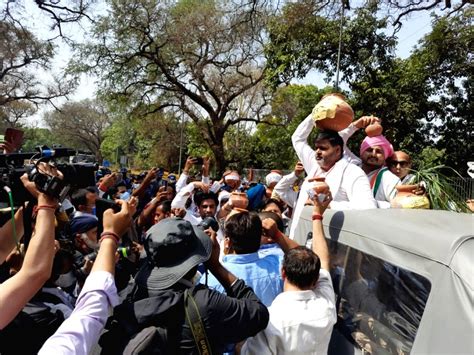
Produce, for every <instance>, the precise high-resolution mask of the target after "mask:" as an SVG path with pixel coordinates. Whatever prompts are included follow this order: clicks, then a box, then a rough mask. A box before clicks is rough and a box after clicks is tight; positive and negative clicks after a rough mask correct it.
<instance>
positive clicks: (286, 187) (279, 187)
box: [272, 162, 304, 208]
mask: <svg viewBox="0 0 474 355" xmlns="http://www.w3.org/2000/svg"><path fill="white" fill-rule="evenodd" d="M303 171H304V167H303V164H302V163H301V162H297V163H296V165H295V169H294V171H293V172H292V173H291V174H288V175H285V176H283V177H282V178H281V180H280V181H278V183H277V184H276V185H275V188H274V189H273V193H272V198H273V194H275V195H276V196H275V197H279V198H280V199H281V200H283V202H285V203H286V204H287V205H288V206H290V207H293V208H294V207H295V206H296V202H297V201H298V193H297V192H296V191H294V190H293V184H294V183H295V182H296V181H297V180H298V177H299V176H300V175H301V174H302V173H303Z"/></svg>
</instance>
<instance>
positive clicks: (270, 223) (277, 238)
mask: <svg viewBox="0 0 474 355" xmlns="http://www.w3.org/2000/svg"><path fill="white" fill-rule="evenodd" d="M262 229H263V232H264V233H265V235H266V236H267V237H269V238H271V239H272V240H273V241H274V242H275V243H277V244H278V246H279V247H280V248H281V250H283V252H284V253H287V252H288V251H289V250H290V249H293V248H296V247H298V246H299V244H298V243H297V242H295V241H294V240H293V239H290V238H288V237H287V236H286V235H285V234H283V233H282V232H280V230H279V229H278V227H277V224H276V222H275V221H274V220H273V219H271V218H265V219H264V220H263V221H262Z"/></svg>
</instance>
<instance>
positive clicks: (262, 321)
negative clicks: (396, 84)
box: [0, 116, 411, 354]
mask: <svg viewBox="0 0 474 355" xmlns="http://www.w3.org/2000/svg"><path fill="white" fill-rule="evenodd" d="M377 121H379V120H378V118H376V117H371V116H370V117H368V116H367V117H362V118H360V119H358V120H356V121H354V122H353V123H352V124H351V125H350V126H349V127H348V128H347V129H345V130H343V131H340V132H335V131H330V130H324V131H320V132H319V134H318V136H317V138H316V140H315V141H314V142H312V143H311V144H310V143H308V137H309V135H310V133H311V132H312V130H313V127H314V122H313V120H312V118H311V116H308V118H307V119H305V120H304V121H303V122H302V123H301V124H300V125H299V126H298V128H297V129H296V131H295V132H294V134H293V136H292V142H293V146H294V149H295V152H296V154H297V156H298V159H299V161H298V163H296V165H295V168H294V171H293V172H291V173H290V174H288V175H283V173H282V172H281V171H279V170H272V171H271V172H270V173H269V174H268V175H267V176H266V178H265V181H262V182H259V181H253V177H252V176H251V174H250V175H249V176H247V177H242V176H241V175H240V174H239V172H237V171H233V170H229V171H226V172H225V173H224V174H223V176H222V177H221V178H219V179H214V180H212V179H211V178H210V174H209V172H210V164H211V161H210V159H209V158H207V157H203V158H202V159H201V158H195V157H194V158H193V157H189V158H188V159H187V160H186V163H185V166H184V170H183V172H182V174H181V175H180V176H179V177H177V176H174V175H169V174H167V173H166V172H165V171H163V169H151V170H150V171H148V172H145V173H143V174H140V175H137V176H134V177H130V176H128V171H127V170H126V169H124V170H121V171H120V172H115V173H113V172H107V171H105V172H104V171H101V172H99V173H98V174H97V183H96V185H95V186H90V187H87V188H83V189H76V190H74V191H71V192H70V193H69V195H68V196H67V197H66V199H65V200H63V201H58V200H57V199H55V198H53V197H51V196H48V195H47V194H45V193H42V192H40V191H39V190H38V188H37V187H36V186H35V184H34V183H33V182H31V181H29V180H28V177H26V175H25V176H23V177H22V182H23V184H24V185H25V187H26V189H27V190H28V191H29V192H30V193H31V194H32V195H33V197H34V198H35V199H36V202H35V203H33V202H29V204H32V203H33V204H34V208H33V213H32V220H31V221H29V223H31V226H27V225H25V224H24V218H23V214H24V211H25V209H28V206H25V207H21V208H19V209H18V210H17V211H16V214H15V216H14V219H11V220H9V221H8V222H5V223H4V224H3V226H2V227H1V229H0V282H1V284H0V310H1V311H0V353H1V354H13V353H15V354H30V353H38V352H39V353H40V354H53V353H54V354H58V353H59V354H89V353H102V354H119V353H125V354H138V353H150V354H151V353H153V354H174V353H183V354H187V353H189V354H197V353H199V354H220V353H240V354H257V353H258V354H301V353H305V354H324V353H327V350H328V344H329V340H330V337H331V332H332V327H333V325H334V324H335V323H336V320H337V317H336V305H335V302H336V300H335V294H334V290H333V285H332V282H331V277H330V271H331V263H330V258H329V252H328V247H327V244H326V240H325V236H324V230H323V224H322V220H323V217H324V212H325V210H326V209H327V208H330V209H333V210H344V209H372V208H390V207H391V200H392V199H393V198H394V196H395V193H396V189H395V186H396V185H398V184H400V183H401V182H406V181H407V180H409V179H410V174H409V173H410V167H411V160H410V157H409V156H408V155H407V154H406V153H404V152H400V151H398V152H394V150H393V147H392V145H391V144H390V142H389V141H388V140H387V139H386V138H385V137H384V136H382V135H377V136H374V137H366V138H365V139H364V140H363V141H362V143H361V145H360V152H359V153H360V154H359V156H356V155H354V154H353V153H352V152H350V151H349V149H348V148H347V145H346V143H347V141H348V139H349V138H350V137H351V136H352V135H353V133H354V132H355V131H357V130H358V129H361V128H365V127H366V126H368V125H370V124H372V123H374V122H377ZM41 169H42V172H43V173H45V174H48V175H53V176H58V177H59V178H60V177H61V172H60V171H57V170H56V169H55V168H54V167H53V166H51V165H48V164H45V163H41ZM192 170H195V171H198V172H199V174H198V176H191V171H192ZM305 175H306V177H305ZM318 179H319V180H318ZM315 180H318V181H319V182H323V184H322V190H321V189H320V190H318V189H317V188H316V185H315ZM319 187H321V184H320V186H319ZM307 205H311V207H310V208H312V209H313V214H312V221H313V227H312V234H310V235H312V239H311V240H298V239H295V230H296V227H297V226H298V220H299V218H300V216H301V213H302V211H303V209H304V208H305V206H307ZM27 228H28V229H30V230H32V236H31V238H29V240H28V242H26V241H25V240H23V239H22V237H23V235H24V234H25V229H27ZM306 245H307V246H308V247H307V246H306Z"/></svg>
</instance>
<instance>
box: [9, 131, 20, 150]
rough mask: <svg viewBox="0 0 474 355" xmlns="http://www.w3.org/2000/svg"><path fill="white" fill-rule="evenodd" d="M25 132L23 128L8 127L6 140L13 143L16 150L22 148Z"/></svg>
mask: <svg viewBox="0 0 474 355" xmlns="http://www.w3.org/2000/svg"><path fill="white" fill-rule="evenodd" d="M23 135H24V132H23V131H22V130H21V129H16V128H7V129H6V131H5V141H7V142H9V143H11V144H12V145H13V147H14V149H15V150H17V149H20V147H21V145H22V144H23Z"/></svg>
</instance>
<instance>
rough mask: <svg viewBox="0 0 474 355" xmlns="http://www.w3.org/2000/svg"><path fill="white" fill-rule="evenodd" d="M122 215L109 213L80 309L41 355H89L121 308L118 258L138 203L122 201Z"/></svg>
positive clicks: (81, 296)
mask: <svg viewBox="0 0 474 355" xmlns="http://www.w3.org/2000/svg"><path fill="white" fill-rule="evenodd" d="M119 203H120V204H121V211H120V212H118V213H115V214H114V213H113V211H112V209H109V210H107V211H105V213H104V219H103V226H104V232H103V233H102V234H101V239H100V249H99V252H98V255H97V258H96V260H95V263H94V266H93V267H92V272H91V274H90V276H89V277H88V278H87V280H86V283H85V284H84V287H83V289H82V291H81V294H80V295H79V298H78V299H77V303H76V308H75V309H74V311H73V312H72V314H71V316H70V317H69V318H68V319H67V320H66V321H64V323H63V324H62V325H61V326H60V327H59V329H58V330H57V331H56V333H55V334H54V335H53V336H51V338H49V339H48V340H47V341H46V343H45V344H44V345H43V347H42V348H41V349H40V351H39V354H48V355H49V354H88V353H89V352H90V350H91V348H92V346H93V345H94V344H96V343H97V341H98V339H99V336H100V334H101V331H102V329H103V327H104V325H105V322H106V320H107V317H108V312H109V308H110V307H114V306H116V305H117V304H118V301H119V300H118V295H117V289H116V287H115V282H114V272H115V260H116V258H115V254H116V250H117V246H118V245H119V241H120V237H121V236H122V235H123V234H124V233H125V232H126V231H127V229H128V228H129V227H130V225H131V222H132V216H133V214H134V213H135V208H136V200H135V199H132V200H131V201H130V203H128V202H125V201H120V202H119Z"/></svg>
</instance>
